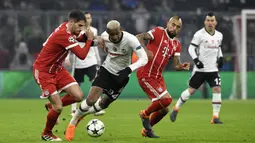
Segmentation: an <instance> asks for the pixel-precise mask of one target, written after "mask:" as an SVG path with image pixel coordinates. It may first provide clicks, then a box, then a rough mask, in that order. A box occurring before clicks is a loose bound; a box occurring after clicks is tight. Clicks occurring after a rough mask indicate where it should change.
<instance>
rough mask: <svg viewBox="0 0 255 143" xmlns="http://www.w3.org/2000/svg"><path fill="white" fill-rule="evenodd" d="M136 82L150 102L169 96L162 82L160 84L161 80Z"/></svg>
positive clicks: (145, 79) (147, 79)
mask: <svg viewBox="0 0 255 143" xmlns="http://www.w3.org/2000/svg"><path fill="white" fill-rule="evenodd" d="M138 82H139V85H140V86H141V88H142V89H143V91H144V92H145V93H146V94H147V96H148V97H149V98H150V99H151V100H152V101H155V100H158V99H160V98H162V97H163V96H166V95H169V94H168V92H167V90H166V86H165V84H164V82H162V81H161V80H158V79H149V78H140V79H139V80H138ZM169 96H170V95H169Z"/></svg>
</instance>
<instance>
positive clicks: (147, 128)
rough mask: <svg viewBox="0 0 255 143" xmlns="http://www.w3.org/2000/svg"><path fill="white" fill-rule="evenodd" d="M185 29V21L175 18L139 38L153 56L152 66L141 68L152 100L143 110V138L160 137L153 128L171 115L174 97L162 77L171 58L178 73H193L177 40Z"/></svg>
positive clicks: (143, 84) (140, 77)
mask: <svg viewBox="0 0 255 143" xmlns="http://www.w3.org/2000/svg"><path fill="white" fill-rule="evenodd" d="M181 27H182V20H181V18H180V17H178V16H174V17H171V18H170V19H169V21H168V23H167V28H165V29H164V28H162V27H156V28H154V29H152V30H150V31H149V32H147V33H142V34H138V35H137V38H138V39H139V41H140V43H141V44H142V45H144V40H149V41H148V44H147V49H148V53H151V54H152V55H153V58H151V59H150V60H149V61H148V63H147V64H146V65H145V66H144V67H141V68H139V69H138V71H137V78H138V82H139V84H140V86H141V88H142V89H143V91H144V92H145V93H146V94H147V95H148V97H149V98H150V99H151V101H152V103H151V105H150V106H149V107H148V108H147V109H146V110H142V111H140V113H139V115H140V117H141V119H142V123H143V127H144V128H143V129H142V135H143V136H146V137H150V138H159V136H157V135H155V134H154V132H153V131H152V126H154V125H155V124H157V123H158V122H159V121H160V120H161V119H162V118H163V117H164V116H165V115H166V114H167V113H168V106H169V105H170V104H171V102H172V97H171V95H170V94H169V93H168V91H167V89H166V84H165V81H164V78H163V76H162V73H163V70H164V68H165V66H166V65H167V63H168V61H169V59H170V58H172V57H173V58H174V59H173V60H174V69H175V70H178V71H180V70H189V67H190V64H189V63H183V64H182V63H181V61H180V54H181V43H180V41H179V40H178V39H177V38H176V35H177V34H178V33H179V32H180V30H181Z"/></svg>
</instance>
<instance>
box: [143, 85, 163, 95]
mask: <svg viewBox="0 0 255 143" xmlns="http://www.w3.org/2000/svg"><path fill="white" fill-rule="evenodd" d="M144 84H145V85H146V86H147V87H148V88H149V89H150V91H151V92H153V94H154V95H155V96H157V97H159V96H160V95H159V94H158V92H157V90H155V89H154V88H153V87H152V86H151V85H150V84H149V83H148V82H146V81H144Z"/></svg>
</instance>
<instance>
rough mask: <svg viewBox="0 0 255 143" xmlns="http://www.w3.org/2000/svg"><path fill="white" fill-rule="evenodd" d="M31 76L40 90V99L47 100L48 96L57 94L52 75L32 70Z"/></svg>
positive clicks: (55, 82) (54, 79)
mask: <svg viewBox="0 0 255 143" xmlns="http://www.w3.org/2000/svg"><path fill="white" fill-rule="evenodd" d="M33 75H34V79H35V81H36V83H37V84H38V85H39V87H40V88H41V90H42V94H41V96H40V98H43V99H44V98H48V97H49V96H50V95H53V94H57V93H58V92H57V81H56V78H55V75H54V74H49V73H46V72H40V71H39V70H37V69H33Z"/></svg>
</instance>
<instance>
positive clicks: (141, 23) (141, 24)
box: [132, 2, 150, 33]
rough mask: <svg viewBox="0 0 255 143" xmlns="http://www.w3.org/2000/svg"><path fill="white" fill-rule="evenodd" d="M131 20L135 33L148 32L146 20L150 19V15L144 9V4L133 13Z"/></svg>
mask: <svg viewBox="0 0 255 143" xmlns="http://www.w3.org/2000/svg"><path fill="white" fill-rule="evenodd" d="M132 18H133V19H134V20H135V28H136V32H137V33H142V32H146V31H148V19H149V18H150V13H149V12H148V10H147V9H146V8H145V7H144V4H143V3H142V2H141V3H140V4H139V5H138V8H137V9H136V10H135V11H134V12H133V14H132Z"/></svg>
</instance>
